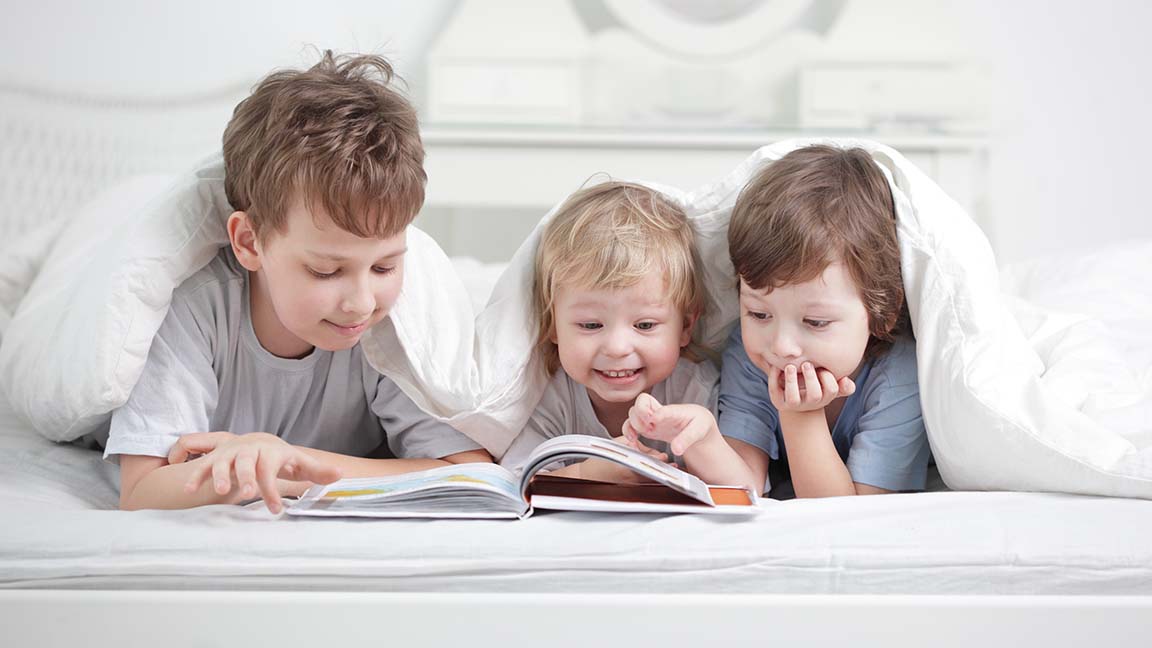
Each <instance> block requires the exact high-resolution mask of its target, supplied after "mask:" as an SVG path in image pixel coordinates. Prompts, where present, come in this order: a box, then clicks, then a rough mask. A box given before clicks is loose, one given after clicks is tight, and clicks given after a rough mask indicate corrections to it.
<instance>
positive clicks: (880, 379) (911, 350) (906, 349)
mask: <svg viewBox="0 0 1152 648" xmlns="http://www.w3.org/2000/svg"><path fill="white" fill-rule="evenodd" d="M869 382H876V383H877V384H882V385H884V386H887V387H905V388H908V387H911V388H914V389H917V390H918V389H919V380H918V379H917V377H916V341H915V340H913V339H912V338H908V337H900V338H897V339H896V341H895V342H894V343H893V344H892V347H891V348H890V349H889V350H888V351H887V352H886V353H884V354H883V355H881V356H880V357H878V358H876V359H875V360H873V365H872V373H871V374H870V375H869Z"/></svg>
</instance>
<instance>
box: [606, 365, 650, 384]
mask: <svg viewBox="0 0 1152 648" xmlns="http://www.w3.org/2000/svg"><path fill="white" fill-rule="evenodd" d="M595 371H596V375H598V376H600V378H602V379H603V380H605V381H607V382H609V383H613V384H626V383H630V382H632V381H634V380H636V379H637V378H638V377H639V376H640V374H641V372H643V371H644V369H643V368H642V367H641V368H639V369H596V370H595Z"/></svg>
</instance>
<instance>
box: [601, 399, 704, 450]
mask: <svg viewBox="0 0 1152 648" xmlns="http://www.w3.org/2000/svg"><path fill="white" fill-rule="evenodd" d="M622 431H623V433H624V437H625V438H634V439H636V441H637V442H639V439H638V437H640V436H643V437H646V438H649V439H658V440H660V441H667V442H668V444H669V447H670V449H671V450H672V453H673V454H676V455H683V454H684V453H685V452H687V451H688V449H689V448H691V447H692V446H694V445H696V444H697V443H699V442H700V441H702V440H704V439H705V438H707V437H708V436H709V435H710V434H719V429H718V428H717V426H716V417H714V416H712V412H710V411H708V408H706V407H702V406H700V405H695V404H691V403H682V404H675V405H661V404H660V402H659V401H657V400H656V399H655V398H653V397H652V395H651V394H640V396H638V397H637V398H636V402H635V403H634V404H633V405H632V408H631V409H630V410H628V420H627V421H625V422H624V426H623V428H622Z"/></svg>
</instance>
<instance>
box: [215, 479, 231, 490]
mask: <svg viewBox="0 0 1152 648" xmlns="http://www.w3.org/2000/svg"><path fill="white" fill-rule="evenodd" d="M227 488H228V482H226V481H223V480H221V481H218V482H216V490H225V489H227Z"/></svg>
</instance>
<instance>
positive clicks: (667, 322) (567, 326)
mask: <svg viewBox="0 0 1152 648" xmlns="http://www.w3.org/2000/svg"><path fill="white" fill-rule="evenodd" d="M667 292H668V291H667V290H666V289H665V286H664V281H663V279H662V278H660V277H659V276H655V275H649V276H647V277H645V278H644V279H642V280H641V281H640V282H639V283H636V284H634V285H632V286H629V287H626V288H617V289H599V290H594V289H581V288H573V287H569V286H565V285H561V286H559V287H558V288H557V290H556V300H555V305H554V313H555V328H554V331H553V334H552V341H553V342H554V343H555V344H556V347H557V351H558V352H559V356H560V366H561V367H563V369H564V371H565V372H566V373H567V374H568V375H569V376H571V377H572V379H573V380H575V381H576V382H578V383H580V384H581V385H584V386H585V387H586V388H587V389H588V395H589V396H590V397H591V398H592V402H593V405H595V406H597V409H602V408H603V406H604V405H605V404H610V403H629V404H630V403H631V402H632V401H634V400H636V397H637V396H639V395H640V394H641V393H642V392H649V391H651V390H652V387H653V386H654V385H656V384H657V383H659V382H661V381H663V380H665V379H667V378H668V377H669V376H671V375H672V371H673V370H674V369H675V368H676V362H677V361H678V360H679V358H680V349H681V348H683V347H685V346H687V345H688V342H689V341H690V340H691V337H692V323H691V322H690V321H688V320H687V319H686V318H685V317H684V314H683V313H682V312H680V310H679V309H678V308H677V307H676V306H675V305H674V304H673V303H672V300H671V299H670V298H669V297H668V295H667Z"/></svg>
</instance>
